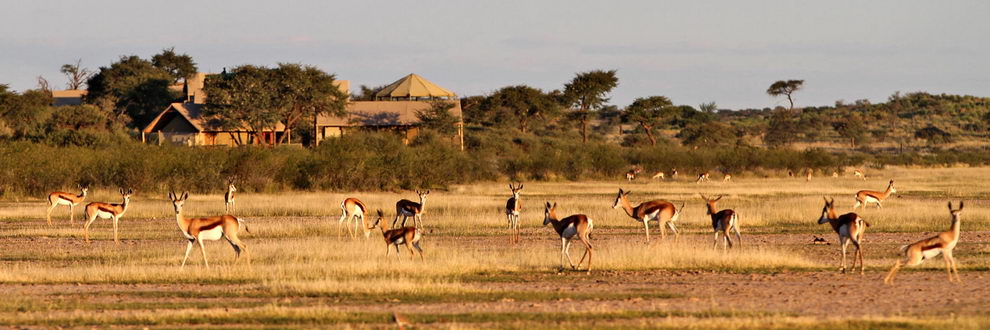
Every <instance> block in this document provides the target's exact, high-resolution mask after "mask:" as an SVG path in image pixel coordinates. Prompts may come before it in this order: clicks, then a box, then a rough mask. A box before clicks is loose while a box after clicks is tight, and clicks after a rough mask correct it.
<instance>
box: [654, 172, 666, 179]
mask: <svg viewBox="0 0 990 330" xmlns="http://www.w3.org/2000/svg"><path fill="white" fill-rule="evenodd" d="M665 176H666V175H665V174H664V173H663V172H657V174H654V175H653V180H656V179H660V180H667V178H665Z"/></svg>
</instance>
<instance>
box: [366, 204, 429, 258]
mask: <svg viewBox="0 0 990 330" xmlns="http://www.w3.org/2000/svg"><path fill="white" fill-rule="evenodd" d="M377 213H378V219H377V220H375V224H373V225H372V226H371V227H368V229H369V230H371V229H375V227H378V228H380V229H381V230H382V237H384V238H385V258H388V256H389V254H390V253H391V248H392V247H393V246H394V247H395V258H397V259H398V258H399V245H405V246H406V249H409V253H410V257H411V258H413V259H415V258H416V251H419V259H420V260H423V248H421V247H420V246H419V240H420V239H422V238H423V235H422V234H420V231H419V230H417V228H416V227H402V228H396V229H389V228H387V227H385V223H386V222H385V221H383V219H384V218H385V214H383V213H382V210H378V212H377ZM379 224H380V225H379ZM413 248H416V251H413Z"/></svg>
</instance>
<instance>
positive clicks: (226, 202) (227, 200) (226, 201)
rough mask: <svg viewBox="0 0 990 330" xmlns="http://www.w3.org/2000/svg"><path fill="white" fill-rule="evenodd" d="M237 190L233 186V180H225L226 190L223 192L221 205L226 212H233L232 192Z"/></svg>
mask: <svg viewBox="0 0 990 330" xmlns="http://www.w3.org/2000/svg"><path fill="white" fill-rule="evenodd" d="M235 191H237V187H234V180H233V179H228V180H227V192H226V193H224V194H223V207H224V212H225V213H227V214H234V203H235V201H234V192H235Z"/></svg>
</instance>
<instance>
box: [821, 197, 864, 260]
mask: <svg viewBox="0 0 990 330" xmlns="http://www.w3.org/2000/svg"><path fill="white" fill-rule="evenodd" d="M822 199H825V197H822ZM826 222H828V223H829V224H830V225H831V226H832V230H834V231H835V233H836V234H839V246H841V247H842V266H841V267H840V268H839V270H840V271H842V272H843V273H845V272H846V249H847V248H848V247H849V242H852V243H853V245H854V246H856V256H855V257H858V258H859V274H860V275H862V274H863V247H862V245H861V244H862V242H863V233H864V232H865V231H866V227H869V226H870V223H869V222H866V220H863V218H860V217H859V215H857V214H856V213H846V214H843V215H841V216H836V215H835V198H832V200H828V199H825V207H823V208H822V216H821V218H819V219H818V224H819V225H820V224H823V223H826ZM855 257H854V258H853V266H852V269H856V258H855Z"/></svg>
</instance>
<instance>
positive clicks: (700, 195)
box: [698, 193, 708, 202]
mask: <svg viewBox="0 0 990 330" xmlns="http://www.w3.org/2000/svg"><path fill="white" fill-rule="evenodd" d="M698 197H701V199H704V200H705V201H706V202H707V201H708V197H705V195H702V194H701V193H698Z"/></svg>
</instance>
